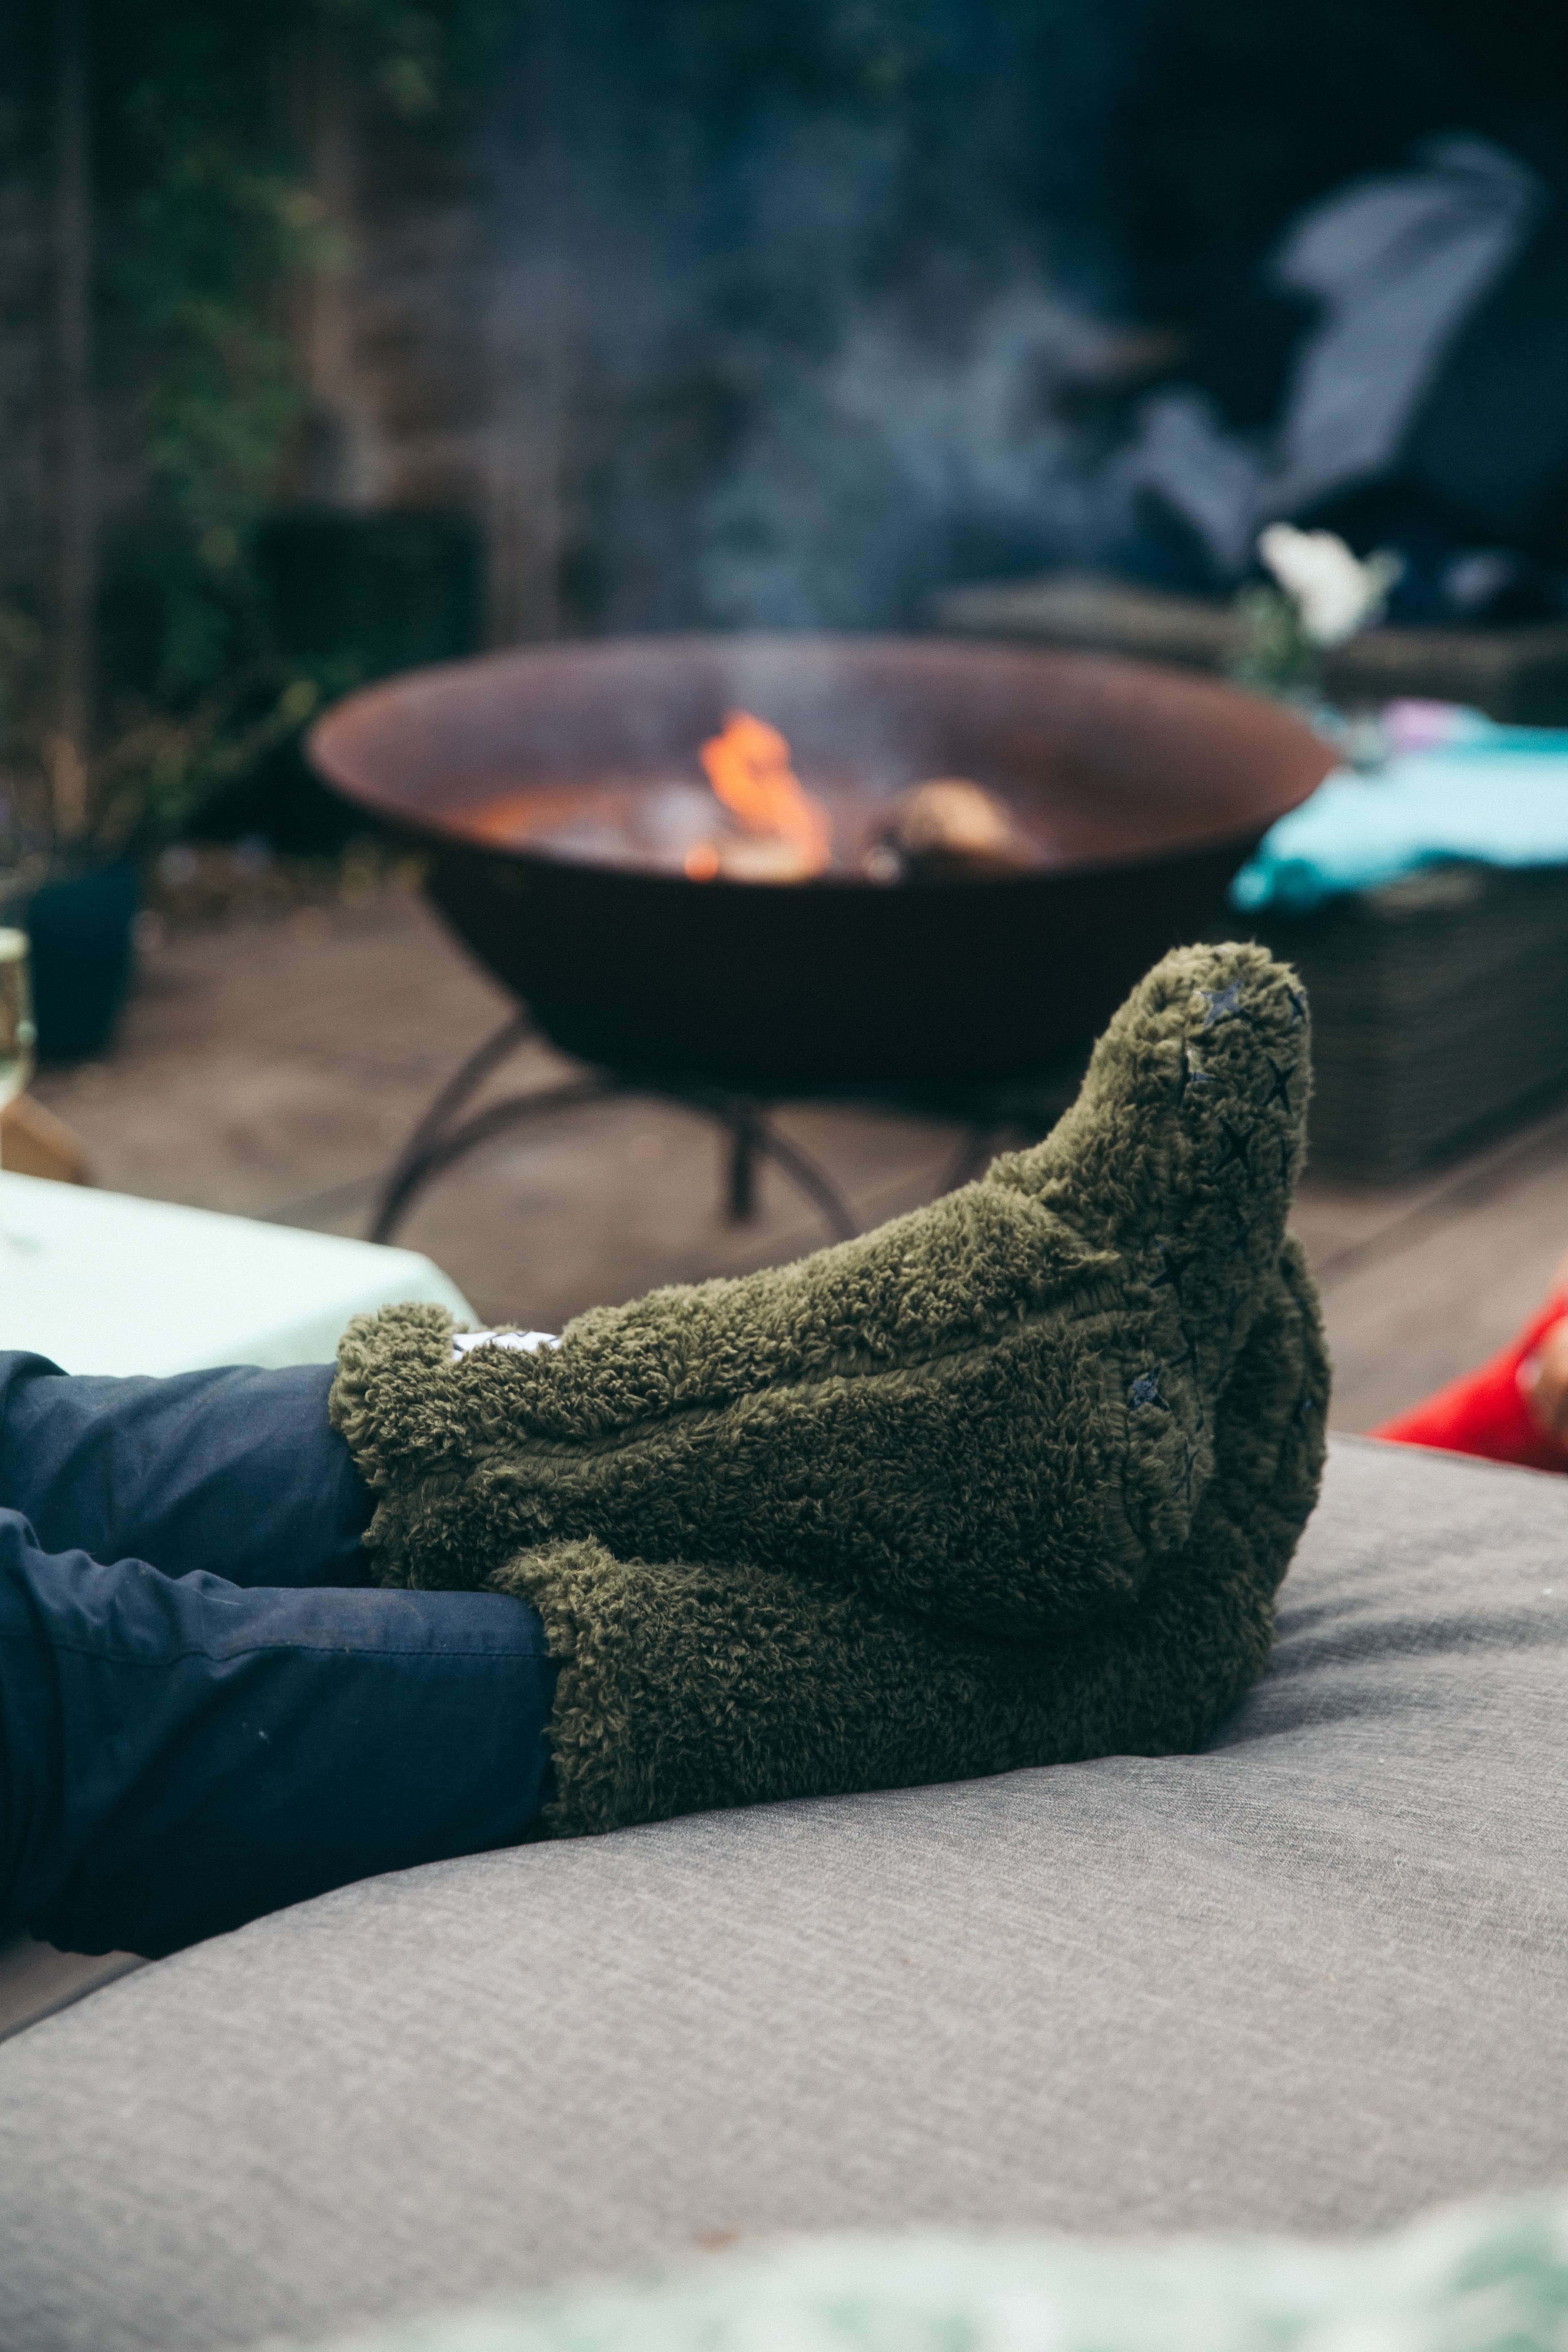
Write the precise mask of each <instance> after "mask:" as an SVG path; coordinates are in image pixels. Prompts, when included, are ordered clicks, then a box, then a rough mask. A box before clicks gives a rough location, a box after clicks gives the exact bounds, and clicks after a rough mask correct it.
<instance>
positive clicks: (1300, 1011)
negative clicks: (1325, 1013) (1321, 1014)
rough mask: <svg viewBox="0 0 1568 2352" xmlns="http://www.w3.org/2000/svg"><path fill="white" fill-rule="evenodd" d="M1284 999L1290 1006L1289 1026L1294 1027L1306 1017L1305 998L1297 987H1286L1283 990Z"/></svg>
mask: <svg viewBox="0 0 1568 2352" xmlns="http://www.w3.org/2000/svg"><path fill="white" fill-rule="evenodd" d="M1285 1001H1286V1003H1288V1004H1289V1007H1290V1026H1291V1028H1292V1029H1294V1028H1295V1027H1296V1026H1297V1024H1299V1023H1300V1022H1302V1021H1305V1019H1306V1017H1307V1000H1306V998H1305V997H1304V996H1303V995H1302V993H1301V992H1300V989H1299V988H1288V989H1287V990H1286V991H1285Z"/></svg>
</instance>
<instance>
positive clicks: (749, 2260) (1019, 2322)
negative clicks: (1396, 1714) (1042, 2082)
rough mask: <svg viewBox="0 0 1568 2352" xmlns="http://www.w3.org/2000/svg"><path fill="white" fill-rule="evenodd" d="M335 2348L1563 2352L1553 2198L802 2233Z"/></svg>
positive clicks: (405, 2351)
mask: <svg viewBox="0 0 1568 2352" xmlns="http://www.w3.org/2000/svg"><path fill="white" fill-rule="evenodd" d="M334 2352H1568V2194H1556V2195H1542V2196H1539V2197H1533V2198H1521V2199H1516V2200H1511V2201H1510V2202H1507V2203H1496V2204H1491V2205H1480V2206H1474V2207H1468V2208H1463V2209H1458V2210H1448V2211H1443V2212H1438V2213H1435V2214H1432V2215H1429V2216H1427V2217H1426V2219H1424V2220H1422V2221H1418V2222H1416V2223H1415V2224H1413V2225H1412V2226H1411V2227H1409V2228H1407V2229H1404V2230H1401V2231H1395V2232H1394V2233H1392V2234H1390V2235H1388V2236H1384V2237H1380V2238H1373V2239H1368V2240H1363V2241H1360V2242H1354V2243H1351V2244H1341V2245H1313V2244H1308V2243H1291V2242H1289V2241H1286V2240H1268V2239H1255V2240H1248V2239H1241V2238H1236V2239H1223V2238H1192V2239H1181V2240H1175V2241H1172V2242H1168V2243H1163V2244H1146V2243H1145V2244H1140V2243H1138V2242H1129V2243H1127V2244H1125V2245H1121V2244H1110V2243H1104V2242H1100V2243H1086V2242H1078V2241H1075V2240H1072V2239H1068V2238H984V2237H980V2236H961V2235H956V2234H945V2233H944V2234H942V2235H940V2236H939V2235H936V2234H933V2233H931V2232H911V2233H910V2235H908V2236H906V2237H879V2238H852V2237H845V2238H817V2239H810V2238H808V2239H802V2240H797V2241H795V2242H793V2243H792V2242H784V2243H783V2244H780V2245H776V2246H764V2247H762V2248H760V2249H758V2250H757V2251H755V2252H750V2251H747V2250H746V2249H744V2248H737V2249H734V2250H732V2251H731V2252H727V2253H721V2254H715V2255H710V2256H709V2257H708V2258H707V2259H705V2260H703V2261H700V2262H692V2263H684V2264H682V2265H681V2266H680V2267H679V2269H676V2270H673V2271H671V2272H669V2273H666V2274H663V2275H661V2276H658V2277H655V2278H650V2279H647V2280H644V2281H638V2282H631V2283H626V2284H613V2285H588V2286H581V2287H575V2288H569V2289H566V2290H564V2291H563V2292H559V2293H555V2294H547V2295H541V2296H536V2297H532V2298H531V2299H529V2300H528V2301H526V2302H520V2303H517V2304H514V2305H510V2307H491V2308H489V2309H487V2310H480V2311H471V2312H466V2313H458V2314H456V2315H450V2316H447V2317H446V2318H433V2319H426V2320H416V2321H413V2322H408V2323H405V2324H402V2325H394V2326H389V2327H383V2328H377V2329H373V2330H371V2331H369V2332H368V2333H366V2334H363V2335H360V2336H353V2337H352V2338H348V2339H344V2340H343V2341H342V2342H341V2343H340V2344H339V2345H338V2346H337V2347H334Z"/></svg>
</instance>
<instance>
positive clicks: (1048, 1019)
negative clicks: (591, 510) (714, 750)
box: [310, 635, 1331, 1094]
mask: <svg viewBox="0 0 1568 2352" xmlns="http://www.w3.org/2000/svg"><path fill="white" fill-rule="evenodd" d="M735 709H745V710H749V711H752V712H755V713H757V714H758V715H760V716H761V717H762V718H763V719H766V720H767V721H769V722H770V723H771V725H772V726H773V727H774V728H777V729H779V730H782V731H783V733H784V735H785V736H787V737H788V739H789V741H790V744H791V745H792V746H793V750H794V755H795V768H796V770H797V771H798V773H799V775H800V778H801V780H802V781H803V782H804V783H805V786H806V787H807V789H808V791H816V790H823V791H825V793H826V797H827V799H828V800H829V801H830V802H831V803H833V804H834V806H835V807H836V809H837V812H838V817H839V824H840V831H841V832H842V831H843V829H844V824H845V816H844V812H845V810H846V809H847V810H848V811H849V813H850V814H849V823H850V824H851V829H852V828H853V825H854V824H868V823H869V822H870V821H871V818H872V817H873V816H874V814H875V810H876V808H877V807H878V806H879V805H881V804H882V803H891V802H892V801H894V800H895V799H896V797H897V795H898V794H900V793H901V792H903V791H905V790H906V789H907V788H908V787H909V786H910V785H912V784H914V783H916V782H919V781H921V779H924V778H930V777H946V776H959V777H965V778H970V779H973V781H974V782H977V783H979V784H980V785H982V786H983V787H984V789H985V791H986V792H987V793H991V794H993V795H994V796H995V797H996V799H997V800H998V801H999V802H1000V803H1003V804H1004V805H1005V808H1006V809H1007V811H1008V812H1009V813H1010V814H1012V815H1013V816H1014V817H1015V818H1016V820H1017V822H1018V823H1019V824H1020V826H1021V827H1022V828H1023V829H1024V831H1025V832H1026V833H1027V835H1028V836H1029V838H1030V840H1031V841H1032V843H1033V844H1034V845H1035V850H1036V862H1035V864H1034V865H1033V866H1031V868H1030V869H1029V870H1026V871H1019V872H1013V873H1005V874H995V875H991V874H988V875H973V874H948V875H946V876H943V877H939V878H931V879H925V880H901V881H888V880H879V879H873V878H870V877H869V876H868V874H867V873H865V872H864V871H862V870H859V868H858V867H857V866H854V865H850V866H847V867H845V866H839V867H837V868H835V869H834V870H830V871H828V872H826V873H824V874H822V875H820V876H817V877H814V878H812V879H809V880H805V881H796V882H789V883H779V882H756V881H747V880H735V879H731V878H727V877H725V876H724V875H722V874H720V875H719V876H717V877H714V878H709V879H700V880H699V879H692V878H689V877H688V875H687V874H686V873H685V872H684V871H682V870H680V868H679V866H673V867H668V866H660V865H659V864H658V862H657V860H645V859H643V858H641V857H640V856H638V855H637V854H635V853H634V852H632V851H629V850H628V851H627V852H626V853H625V854H623V855H620V856H616V855H614V854H612V855H610V856H608V857H606V856H605V855H604V854H603V853H602V850H601V848H600V846H599V845H598V844H599V840H600V836H601V835H603V834H604V831H605V824H607V823H610V822H611V821H612V820H613V819H616V817H617V815H618V816H619V817H624V818H626V823H627V826H628V829H629V834H630V835H637V831H638V818H637V810H638V805H639V796H640V795H644V794H647V795H654V794H667V795H668V794H669V793H671V792H672V791H673V792H675V793H677V794H678V795H679V794H685V795H686V796H687V797H686V798H685V799H683V800H682V801H681V803H680V805H681V806H683V807H689V794H690V793H691V792H692V791H695V790H698V789H700V787H701V783H702V771H701V769H700V765H699V763H698V752H699V746H700V744H701V743H702V742H703V741H704V740H705V739H707V738H709V737H710V736H712V735H713V734H714V733H715V731H716V730H719V729H720V728H721V726H722V725H723V723H724V720H725V718H726V715H727V714H728V713H730V712H731V711H732V710H735ZM310 756H311V758H312V760H313V761H314V763H315V765H316V767H317V768H318V770H319V771H320V772H321V774H322V775H323V776H324V777H325V778H326V779H327V780H328V781H329V782H331V784H333V785H334V786H336V788H337V789H338V790H339V791H340V792H342V793H345V794H347V796H348V797H349V798H350V799H351V800H353V801H354V802H356V803H358V804H359V805H360V806H361V807H363V808H364V809H366V810H367V811H370V812H372V813H374V815H375V816H377V817H378V818H381V819H383V820H384V821H385V822H387V823H389V824H392V825H393V826H395V828H397V829H398V831H399V832H401V833H402V834H403V835H405V836H407V837H410V838H411V839H413V840H414V841H416V842H417V843H418V844H419V845H420V846H421V847H422V848H423V849H424V851H425V852H426V855H427V856H428V859H429V866H428V882H427V887H428V890H429V894H430V896H431V898H433V899H434V901H435V903H436V905H437V907H438V908H440V910H441V912H442V913H443V915H444V916H445V917H446V919H447V921H448V922H449V923H450V924H451V926H452V928H453V929H454V930H455V931H456V932H457V934H458V937H459V938H460V939H461V940H463V941H464V942H465V944H466V945H467V946H468V948H469V949H470V950H472V951H473V953H474V954H475V955H476V956H477V957H478V958H479V961H481V962H482V963H483V964H485V965H486V966H487V967H488V968H489V970H490V971H492V972H493V973H494V974H495V976H496V977H497V978H498V979H499V980H500V981H501V982H503V984H504V985H505V986H506V987H507V988H508V989H510V991H511V992H513V993H514V994H515V995H516V996H517V997H519V998H520V999H521V1000H522V1001H523V1002H524V1003H526V1005H527V1006H528V1008H529V1009H530V1011H531V1014H532V1017H533V1019H534V1021H535V1022H536V1023H537V1024H538V1026H539V1027H540V1028H541V1029H542V1030H543V1031H544V1032H545V1034H547V1035H548V1036H549V1037H550V1038H551V1039H552V1041H553V1042H554V1043H555V1044H556V1045H558V1046H560V1047H562V1048H563V1050H564V1051H566V1052H568V1053H570V1054H573V1055H578V1056H580V1057H581V1058H582V1059H584V1061H587V1062H590V1063H593V1064H595V1065H597V1066H601V1067H605V1068H609V1069H614V1070H618V1071H623V1072H634V1073H635V1072H648V1073H656V1074H657V1073H668V1072H674V1073H679V1074H680V1075H681V1076H682V1077H684V1078H688V1079H691V1080H694V1081H698V1082H703V1081H706V1082H710V1083H712V1084H714V1085H719V1086H726V1087H743V1088H746V1089H749V1090H750V1091H751V1092H752V1093H753V1094H765V1093H767V1092H769V1091H773V1092H778V1093H786V1092H790V1091H802V1090H805V1089H808V1088H810V1087H819V1086H820V1087H860V1086H865V1087H883V1086H910V1085H916V1086H942V1085H948V1084H967V1083H973V1082H975V1081H981V1080H992V1079H1005V1078H1007V1077H1011V1076H1016V1075H1020V1074H1025V1073H1027V1072H1030V1071H1033V1070H1037V1069H1039V1068H1041V1067H1042V1066H1047V1065H1048V1064H1049V1063H1050V1062H1051V1061H1052V1059H1053V1057H1056V1056H1059V1055H1061V1054H1062V1053H1063V1052H1064V1051H1065V1050H1067V1049H1068V1048H1071V1047H1072V1046H1074V1045H1078V1044H1079V1042H1080V1041H1082V1040H1083V1039H1085V1038H1087V1037H1088V1036H1089V1035H1090V1034H1092V1033H1093V1032H1094V1031H1095V1030H1096V1029H1098V1028H1099V1027H1100V1024H1102V1023H1103V1022H1104V1020H1105V1019H1106V1017H1107V1015H1108V1014H1109V1013H1110V1012H1111V1011H1112V1010H1113V1009H1114V1007H1115V1005H1116V1004H1117V1003H1118V1002H1119V1001H1120V999H1121V997H1122V996H1123V995H1124V994H1125V992H1126V991H1127V990H1128V988H1129V987H1130V986H1131V983H1132V982H1134V981H1135V980H1136V979H1137V978H1138V976H1139V974H1140V973H1141V972H1142V971H1144V970H1145V969H1146V968H1147V967H1148V965H1149V964H1151V963H1152V962H1153V961H1155V959H1156V958H1157V957H1159V956H1160V955H1161V954H1163V952H1164V950H1166V949H1167V948H1169V947H1171V946H1173V945H1174V944H1176V943H1177V942H1179V941H1182V940H1189V939H1192V938H1194V937H1195V936H1197V935H1198V934H1200V933H1202V932H1204V931H1205V929H1209V928H1210V927H1211V926H1212V925H1213V924H1214V923H1215V920H1216V919H1217V918H1218V917H1219V915H1220V914H1221V912H1222V910H1223V907H1224V901H1225V892H1226V886H1227V884H1228V883H1229V881H1230V879H1231V877H1233V875H1234V874H1235V873H1236V871H1237V868H1238V866H1240V865H1241V864H1242V863H1243V862H1244V861H1245V859H1246V857H1247V855H1248V853H1249V852H1250V851H1251V849H1252V848H1253V847H1254V846H1255V845H1256V844H1257V843H1258V840H1259V839H1260V838H1261V836H1262V835H1263V834H1264V833H1265V832H1266V831H1267V830H1268V826H1269V825H1271V824H1273V823H1274V822H1275V820H1276V819H1277V818H1278V817H1279V816H1281V815H1283V814H1284V813H1285V812H1286V811H1287V810H1288V809H1289V808H1292V807H1294V806H1295V805H1296V803H1298V802H1300V801H1301V800H1303V799H1305V797H1306V796H1307V794H1308V793H1310V792H1311V791H1312V790H1313V789H1314V787H1315V786H1316V785H1317V784H1318V783H1319V782H1321V779H1322V777H1323V775H1324V774H1325V772H1327V770H1328V769H1329V767H1330V766H1331V754H1330V752H1329V751H1327V749H1326V748H1325V747H1324V745H1323V744H1322V743H1321V741H1320V740H1318V738H1317V737H1315V736H1314V735H1313V734H1312V733H1311V731H1310V730H1309V729H1308V728H1307V727H1306V726H1305V725H1304V724H1303V723H1302V722H1300V720H1299V719H1295V718H1293V717H1292V716H1291V715H1290V714H1289V713H1288V712H1287V711H1284V710H1282V709H1278V708H1277V707H1275V706H1273V705H1271V704H1269V703H1267V702H1263V701H1261V700H1258V699H1256V698H1252V697H1250V696H1247V695H1244V694H1241V693H1238V692H1237V691H1235V690H1234V689H1232V688H1227V687H1224V686H1221V685H1217V684H1215V683H1213V682H1212V681H1209V680H1205V679H1200V678H1196V677H1185V676H1183V675H1181V674H1180V673H1178V672H1174V671H1168V670H1163V669H1157V668H1153V667H1145V666H1143V665H1140V664H1135V663H1131V662H1125V661H1117V660H1110V659H1102V658H1099V657H1095V656H1079V655H1067V654H1052V653H1041V652H1034V651H1025V650H1022V649H1015V648H1012V647H1007V646H976V645H974V644H973V643H967V642H966V643H954V642H949V641H946V640H943V639H941V638H907V639H900V638H879V637H831V636H811V635H788V636H783V635H772V636H715V637H685V636H668V637H652V638H630V639H612V640H607V641H605V642H602V643H587V644H575V645H570V646H549V647H544V648H540V649H537V650H525V651H521V652H513V653H505V654H498V655H492V656H486V657H482V658H480V659H478V660H471V661H463V662H455V663H451V664H448V665H446V666H444V667H440V668H435V669H428V670H421V671H416V672H413V673H411V674H409V675H406V676H405V677H396V678H394V679H392V680H390V681H388V682H387V683H386V684H384V685H381V686H376V687H373V688H368V689H367V690H365V691H364V692H362V693H359V694H355V695H353V696H351V697H350V698H348V699H347V700H346V701H344V702H342V703H340V704H339V705H338V706H337V707H336V708H335V709H332V710H331V711H329V712H328V713H327V714H326V716H325V717H324V718H323V719H321V720H320V721H319V722H318V724H317V726H316V727H315V729H314V730H313V732H312V734H311V737H310ZM835 795H837V798H835ZM498 806H504V810H505V812H506V815H507V824H506V827H505V833H506V837H505V838H504V839H503V838H498V837H496V831H497V827H496V820H495V818H494V815H493V812H494V810H495V809H496V808H497V807H498ZM649 806H651V803H649ZM606 812H608V815H606ZM857 812H858V814H857ZM595 827H597V832H595ZM584 844H586V846H585V847H584Z"/></svg>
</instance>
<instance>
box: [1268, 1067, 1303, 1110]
mask: <svg viewBox="0 0 1568 2352" xmlns="http://www.w3.org/2000/svg"><path fill="white" fill-rule="evenodd" d="M1263 1058H1264V1060H1265V1061H1266V1062H1267V1063H1268V1067H1269V1071H1270V1074H1271V1077H1270V1084H1269V1087H1268V1099H1269V1101H1270V1102H1279V1103H1283V1104H1284V1106H1285V1108H1286V1109H1287V1110H1290V1109H1292V1108H1294V1106H1293V1105H1292V1103H1291V1100H1290V1080H1291V1078H1292V1077H1293V1076H1294V1075H1295V1073H1294V1072H1293V1071H1291V1070H1282V1069H1281V1068H1280V1066H1279V1063H1278V1062H1277V1061H1276V1060H1275V1058H1274V1056H1273V1055H1272V1054H1265V1055H1264V1056H1263Z"/></svg>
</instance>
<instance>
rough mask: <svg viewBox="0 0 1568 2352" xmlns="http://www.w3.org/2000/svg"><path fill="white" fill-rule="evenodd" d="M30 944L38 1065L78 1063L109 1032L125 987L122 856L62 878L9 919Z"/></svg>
mask: <svg viewBox="0 0 1568 2352" xmlns="http://www.w3.org/2000/svg"><path fill="white" fill-rule="evenodd" d="M14 919H15V920H16V921H18V922H19V923H20V924H21V927H22V929H24V930H25V931H26V933H27V936H28V938H29V940H31V942H32V961H33V1014H34V1019H35V1020H36V1021H37V1029H38V1059H39V1060H40V1061H41V1062H83V1061H87V1060H89V1059H90V1058H91V1056H92V1055H95V1054H101V1053H102V1052H103V1051H104V1050H105V1048H106V1047H107V1046H108V1045H109V1044H110V1040H111V1038H112V1037H113V1034H114V1029H115V1024H116V1023H117V1022H118V1021H119V1018H120V1013H121V1006H122V1005H123V1003H124V1002H125V995H126V991H127V989H128V988H129V987H130V984H131V967H132V955H133V939H134V931H133V926H134V923H135V919H136V869H135V867H134V866H132V863H131V860H130V859H129V858H120V859H118V860H116V862H115V863H114V864H113V865H111V866H89V868H88V869H87V870H86V871H85V872H79V873H70V872H65V873H61V874H59V875H58V876H57V877H55V878H54V879H53V880H52V881H48V882H45V883H43V884H42V885H41V886H40V887H38V888H37V890H35V891H34V892H33V894H32V896H31V898H27V899H26V900H25V901H24V902H23V904H22V905H21V907H19V908H17V909H16V913H15V917H14Z"/></svg>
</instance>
